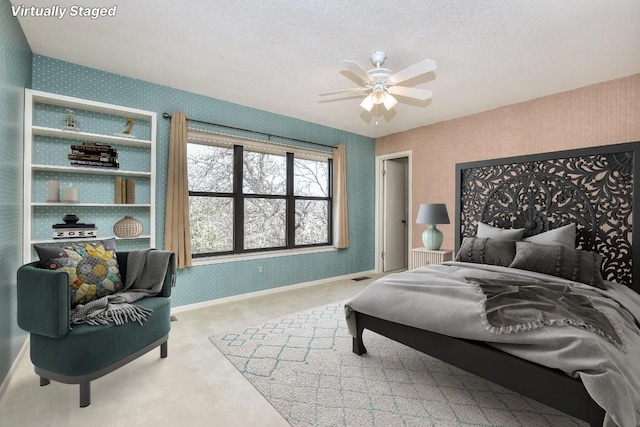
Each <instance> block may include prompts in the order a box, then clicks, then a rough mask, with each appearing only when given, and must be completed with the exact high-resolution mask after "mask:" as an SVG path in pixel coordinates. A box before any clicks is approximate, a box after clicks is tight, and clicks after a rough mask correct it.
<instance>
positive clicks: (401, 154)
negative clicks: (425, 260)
mask: <svg viewBox="0 0 640 427" xmlns="http://www.w3.org/2000/svg"><path fill="white" fill-rule="evenodd" d="M405 157H406V158H407V169H408V173H407V175H408V177H407V181H408V182H407V187H408V188H407V190H408V191H407V193H408V195H409V197H408V200H407V205H408V206H407V212H408V216H409V218H407V263H408V267H409V266H410V265H411V241H412V237H413V235H412V229H413V219H412V218H411V217H412V215H413V211H412V207H413V195H412V194H413V173H412V150H408V151H398V152H396V153H389V154H383V155H380V156H376V192H375V209H376V210H375V233H376V236H375V255H374V256H375V267H374V268H375V272H376V273H382V268H383V263H382V248H383V247H384V246H383V242H382V239H383V238H384V224H383V222H382V217H383V212H384V211H383V208H384V206H383V204H382V191H383V188H382V168H383V166H384V161H385V160H393V159H401V158H405Z"/></svg>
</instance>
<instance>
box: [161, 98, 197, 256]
mask: <svg viewBox="0 0 640 427" xmlns="http://www.w3.org/2000/svg"><path fill="white" fill-rule="evenodd" d="M164 248H165V250H168V251H173V252H175V253H176V261H177V266H178V268H185V267H190V266H191V235H190V229H189V183H188V181H187V117H186V116H185V114H184V113H181V112H178V111H174V112H173V115H172V116H171V136H170V138H169V171H168V173H167V204H166V209H165V220H164Z"/></svg>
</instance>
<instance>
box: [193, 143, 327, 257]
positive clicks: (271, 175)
mask: <svg viewBox="0 0 640 427" xmlns="http://www.w3.org/2000/svg"><path fill="white" fill-rule="evenodd" d="M187 167H188V176H189V196H190V197H189V201H190V203H189V214H190V215H189V217H190V221H191V248H192V255H193V256H194V257H198V256H211V255H218V254H232V253H244V252H252V251H259V250H273V249H287V248H288V249H290V248H298V247H305V246H316V245H330V244H331V227H330V225H331V217H330V213H331V183H330V168H331V161H330V159H321V158H317V156H313V158H312V157H310V156H308V155H306V156H305V155H304V154H297V153H293V152H283V151H281V149H280V150H279V151H274V150H265V149H261V150H255V149H254V150H252V149H251V147H243V146H241V145H234V146H231V145H224V146H214V145H204V144H199V143H192V142H190V143H189V144H188V147H187Z"/></svg>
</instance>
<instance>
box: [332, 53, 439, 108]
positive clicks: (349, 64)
mask: <svg viewBox="0 0 640 427" xmlns="http://www.w3.org/2000/svg"><path fill="white" fill-rule="evenodd" d="M386 58H387V55H386V54H385V53H384V52H381V51H376V52H373V53H372V54H371V62H373V65H375V66H376V68H374V69H371V70H369V71H367V70H365V69H364V68H362V67H361V66H360V65H358V63H357V62H355V61H350V60H344V61H340V63H341V64H342V65H343V66H344V67H345V68H346V69H347V70H349V71H351V72H352V73H354V74H355V75H356V76H358V77H359V78H361V79H362V87H354V88H349V89H338V90H334V91H331V92H324V93H321V94H320V96H325V95H336V94H340V93H349V92H368V93H369V94H368V95H367V97H366V98H365V99H364V101H362V103H361V104H360V106H361V107H362V108H364V109H365V110H367V111H371V109H372V108H373V106H374V105H379V104H383V105H384V106H385V108H386V109H387V110H390V109H392V108H393V107H394V106H395V105H396V104H397V103H398V100H397V99H396V98H395V97H394V96H393V95H399V96H404V97H406V98H413V99H418V100H421V101H426V100H427V99H429V98H431V96H432V95H433V92H432V91H430V90H424V89H417V88H412V87H407V86H398V84H399V83H402V82H403V81H405V80H409V79H412V78H414V77H417V76H419V75H421V74H426V73H428V72H430V71H433V70H435V69H436V63H435V61H432V60H431V59H424V60H422V61H420V62H418V63H417V64H413V65H411V66H410V67H407V68H405V69H404V70H402V71H398V72H397V73H395V74H391V70H389V69H387V68H382V67H381V65H382V64H383V63H384V60H385V59H386Z"/></svg>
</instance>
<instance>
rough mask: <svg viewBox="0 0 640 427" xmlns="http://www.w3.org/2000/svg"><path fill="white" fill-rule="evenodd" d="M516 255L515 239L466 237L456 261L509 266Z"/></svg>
mask: <svg viewBox="0 0 640 427" xmlns="http://www.w3.org/2000/svg"><path fill="white" fill-rule="evenodd" d="M515 255H516V241H515V240H496V239H482V238H478V237H465V238H464V239H463V240H462V245H461V246H460V250H459V251H458V255H456V261H462V262H473V263H476V264H491V265H501V266H503V267H508V266H509V265H510V264H511V262H512V261H513V257H515Z"/></svg>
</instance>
